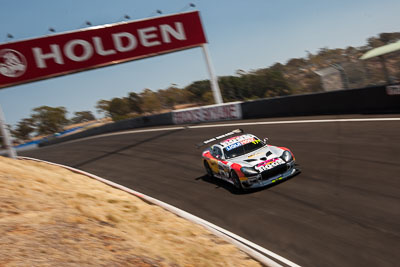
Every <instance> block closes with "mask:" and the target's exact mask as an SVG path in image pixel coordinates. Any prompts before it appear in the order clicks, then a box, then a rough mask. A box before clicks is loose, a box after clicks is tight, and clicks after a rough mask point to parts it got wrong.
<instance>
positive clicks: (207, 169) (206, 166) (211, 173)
mask: <svg viewBox="0 0 400 267" xmlns="http://www.w3.org/2000/svg"><path fill="white" fill-rule="evenodd" d="M204 168H205V169H206V172H207V175H208V176H209V177H210V178H214V173H213V172H212V170H211V168H210V165H208V162H207V161H204Z"/></svg>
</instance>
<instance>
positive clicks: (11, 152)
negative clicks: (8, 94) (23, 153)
mask: <svg viewBox="0 0 400 267" xmlns="http://www.w3.org/2000/svg"><path fill="white" fill-rule="evenodd" d="M0 133H1V135H2V136H3V143H4V147H5V148H6V150H7V154H8V157H10V158H13V159H15V158H16V157H17V153H16V152H15V149H14V148H13V146H12V143H11V136H10V132H9V130H8V127H7V125H6V120H5V118H4V114H3V110H2V109H1V106H0Z"/></svg>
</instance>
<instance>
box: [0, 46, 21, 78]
mask: <svg viewBox="0 0 400 267" xmlns="http://www.w3.org/2000/svg"><path fill="white" fill-rule="evenodd" d="M25 70H26V59H25V57H24V56H23V55H22V54H21V53H20V52H18V51H15V50H12V49H2V50H0V74H1V75H4V76H6V77H11V78H16V77H19V76H21V75H22V74H24V73H25Z"/></svg>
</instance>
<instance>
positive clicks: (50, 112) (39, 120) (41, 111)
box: [31, 106, 69, 135]
mask: <svg viewBox="0 0 400 267" xmlns="http://www.w3.org/2000/svg"><path fill="white" fill-rule="evenodd" d="M66 115H67V109H66V108H65V107H49V106H41V107H37V108H34V109H33V114H32V116H31V117H32V119H33V121H34V123H35V127H36V131H37V133H38V134H39V135H41V134H53V133H57V132H59V131H61V130H62V129H63V126H65V125H66V124H67V123H68V122H69V121H68V119H67V118H66Z"/></svg>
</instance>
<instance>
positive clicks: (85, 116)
mask: <svg viewBox="0 0 400 267" xmlns="http://www.w3.org/2000/svg"><path fill="white" fill-rule="evenodd" d="M95 119H96V118H95V117H94V116H93V113H92V112H91V111H77V112H74V117H73V118H72V119H71V121H72V123H81V122H86V121H92V120H95Z"/></svg>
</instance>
